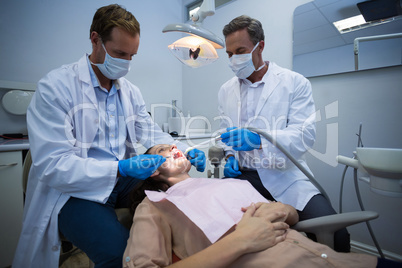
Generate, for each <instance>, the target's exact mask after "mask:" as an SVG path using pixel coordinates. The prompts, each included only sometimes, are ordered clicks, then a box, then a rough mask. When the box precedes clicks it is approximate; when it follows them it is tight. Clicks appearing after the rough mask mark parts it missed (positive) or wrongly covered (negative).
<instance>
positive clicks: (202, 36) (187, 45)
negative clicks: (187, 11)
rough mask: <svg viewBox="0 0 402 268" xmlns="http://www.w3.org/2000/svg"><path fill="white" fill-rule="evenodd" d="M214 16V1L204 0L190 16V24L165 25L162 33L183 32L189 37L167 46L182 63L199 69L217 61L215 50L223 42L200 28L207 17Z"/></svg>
mask: <svg viewBox="0 0 402 268" xmlns="http://www.w3.org/2000/svg"><path fill="white" fill-rule="evenodd" d="M214 14H215V1H214V0H204V1H203V2H202V5H201V6H200V8H199V9H198V10H197V11H196V12H195V13H194V14H192V15H191V20H192V22H193V23H192V24H188V23H173V24H169V25H167V26H166V27H165V28H164V29H163V30H162V32H164V33H166V32H183V33H188V34H190V36H187V37H184V38H181V39H179V40H177V41H176V42H174V43H173V44H171V45H169V46H168V48H169V50H170V51H171V52H172V53H173V55H174V56H176V57H177V58H178V59H179V60H180V61H181V62H182V63H184V64H186V65H188V66H190V67H193V68H197V67H201V66H205V65H207V64H210V63H212V62H214V61H215V60H217V59H218V54H217V53H216V48H218V49H220V48H223V47H224V42H223V40H222V39H221V38H219V37H218V36H216V35H215V34H214V33H212V32H210V31H208V30H207V29H205V28H203V27H202V26H201V24H202V22H203V21H204V19H205V18H206V17H207V16H212V15H214Z"/></svg>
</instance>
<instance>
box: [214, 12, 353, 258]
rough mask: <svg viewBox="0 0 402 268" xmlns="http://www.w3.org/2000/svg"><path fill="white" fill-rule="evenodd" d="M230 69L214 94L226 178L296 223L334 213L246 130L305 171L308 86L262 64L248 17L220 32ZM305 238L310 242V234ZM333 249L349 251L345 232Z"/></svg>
mask: <svg viewBox="0 0 402 268" xmlns="http://www.w3.org/2000/svg"><path fill="white" fill-rule="evenodd" d="M223 35H224V36H225V42H226V53H227V54H228V57H229V67H230V68H231V69H232V71H233V72H234V74H235V75H236V76H235V77H233V78H232V79H230V80H229V81H227V82H226V83H224V84H223V85H222V87H221V89H220V91H219V95H218V102H219V113H220V115H221V117H222V120H221V128H222V129H227V132H225V133H223V134H222V135H221V138H222V142H223V144H224V146H225V155H226V164H225V167H224V175H225V177H230V178H238V179H243V180H248V181H249V182H250V183H251V184H252V185H253V186H254V187H255V188H256V189H257V190H258V191H259V192H260V193H261V194H262V195H263V196H264V197H265V198H267V199H269V200H277V201H280V202H282V203H285V204H289V205H291V206H293V207H294V208H296V210H297V211H298V213H299V218H300V220H306V219H309V218H315V217H320V216H324V215H330V214H335V213H336V212H335V210H334V209H333V208H332V206H331V204H330V202H329V201H328V200H327V199H326V198H325V197H324V196H323V195H322V194H321V193H320V192H319V191H318V190H317V188H316V187H315V186H314V185H313V184H312V183H311V182H310V181H309V179H308V178H307V177H306V176H305V175H304V174H303V173H302V172H301V171H300V170H299V169H298V168H297V167H296V166H295V165H294V164H293V163H292V162H291V161H290V160H289V159H288V158H287V157H286V156H285V155H284V154H283V153H282V152H281V151H280V150H279V149H277V148H276V147H275V146H274V145H273V144H271V143H270V142H269V141H268V140H266V139H265V138H263V137H260V135H258V134H257V133H254V132H252V131H250V130H248V129H245V127H254V128H258V129H261V130H264V131H266V132H268V133H269V134H271V136H273V137H274V138H275V139H276V140H277V141H278V142H279V143H280V144H281V145H282V146H284V147H285V148H286V149H287V151H289V152H290V154H292V155H293V157H295V158H296V159H297V160H298V161H299V163H300V164H301V165H303V166H304V167H305V168H306V169H307V170H309V168H308V166H307V163H306V161H305V157H304V154H305V153H306V152H307V150H308V149H309V148H311V147H312V146H313V144H314V141H315V116H314V114H315V106H314V100H313V96H312V89H311V84H310V82H309V81H308V80H307V79H306V78H305V77H303V76H302V75H300V74H298V73H295V72H292V71H290V70H287V69H285V68H282V67H279V66H278V65H276V64H275V63H273V62H269V61H264V60H263V58H262V52H263V50H264V47H265V41H264V39H265V36H264V30H263V28H262V25H261V22H259V21H258V20H256V19H253V18H250V17H248V16H240V17H237V18H235V19H233V20H232V21H231V22H230V23H229V24H227V25H226V26H225V27H224V29H223ZM310 237H312V238H314V237H313V235H310ZM335 250H337V251H344V252H348V251H350V239H349V234H348V232H347V231H346V229H344V230H341V231H338V232H337V233H336V234H335Z"/></svg>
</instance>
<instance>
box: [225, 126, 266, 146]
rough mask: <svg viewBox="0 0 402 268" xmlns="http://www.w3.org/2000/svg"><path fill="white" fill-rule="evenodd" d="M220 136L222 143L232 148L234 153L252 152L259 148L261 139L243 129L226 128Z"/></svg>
mask: <svg viewBox="0 0 402 268" xmlns="http://www.w3.org/2000/svg"><path fill="white" fill-rule="evenodd" d="M226 130H227V132H225V133H223V134H222V135H221V138H222V142H223V143H225V144H226V145H227V146H232V147H233V150H235V151H252V150H254V149H259V148H260V147H261V138H260V135H258V134H257V133H254V132H251V131H250V130H248V129H245V128H228V129H226Z"/></svg>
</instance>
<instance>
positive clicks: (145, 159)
mask: <svg viewBox="0 0 402 268" xmlns="http://www.w3.org/2000/svg"><path fill="white" fill-rule="evenodd" d="M170 157H171V156H164V158H170ZM151 159H152V158H144V159H141V162H143V161H147V160H151Z"/></svg>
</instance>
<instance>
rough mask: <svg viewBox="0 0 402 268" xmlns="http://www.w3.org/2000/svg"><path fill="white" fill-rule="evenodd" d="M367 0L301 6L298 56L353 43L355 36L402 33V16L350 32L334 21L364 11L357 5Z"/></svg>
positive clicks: (297, 20) (319, 1)
mask: <svg viewBox="0 0 402 268" xmlns="http://www.w3.org/2000/svg"><path fill="white" fill-rule="evenodd" d="M363 1H365V0H315V1H313V2H309V3H307V4H305V5H302V6H300V7H298V8H297V9H296V11H295V16H294V21H293V22H294V41H293V42H294V48H293V52H294V54H295V55H298V54H303V53H311V52H315V51H319V50H324V49H329V48H333V47H336V46H343V45H347V44H352V43H353V41H354V39H355V38H357V37H363V36H373V35H381V34H390V33H398V32H402V19H401V20H396V21H394V22H390V23H387V24H383V25H380V26H374V27H370V28H366V29H362V30H358V31H354V32H350V33H347V34H340V33H339V32H338V31H337V30H336V28H335V27H334V26H333V24H332V22H334V21H337V20H341V19H345V18H348V17H351V16H355V15H358V14H360V11H359V9H358V8H357V6H356V4H357V3H360V2H363Z"/></svg>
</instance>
